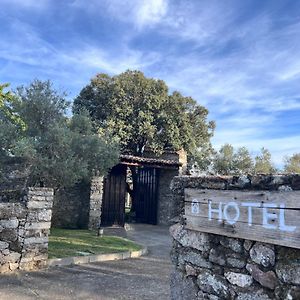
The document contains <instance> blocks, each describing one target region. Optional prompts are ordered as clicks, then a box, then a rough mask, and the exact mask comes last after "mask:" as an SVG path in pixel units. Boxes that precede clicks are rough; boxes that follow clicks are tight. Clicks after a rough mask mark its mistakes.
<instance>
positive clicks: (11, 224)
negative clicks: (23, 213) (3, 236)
mask: <svg viewBox="0 0 300 300" xmlns="http://www.w3.org/2000/svg"><path fill="white" fill-rule="evenodd" d="M18 225H19V221H18V219H15V218H13V219H10V220H0V228H1V227H2V228H11V229H13V228H17V227H18Z"/></svg>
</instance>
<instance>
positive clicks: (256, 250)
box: [250, 242, 275, 267]
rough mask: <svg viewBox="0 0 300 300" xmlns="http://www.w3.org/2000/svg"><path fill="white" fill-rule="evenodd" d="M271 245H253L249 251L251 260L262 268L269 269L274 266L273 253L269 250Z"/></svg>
mask: <svg viewBox="0 0 300 300" xmlns="http://www.w3.org/2000/svg"><path fill="white" fill-rule="evenodd" d="M271 247H272V246H271V245H268V246H267V245H265V244H262V243H259V242H257V243H255V244H254V246H253V247H252V248H251V250H250V257H251V259H252V260H253V261H254V262H255V263H257V264H260V265H262V266H264V267H270V266H274V265H275V252H274V250H273V249H271Z"/></svg>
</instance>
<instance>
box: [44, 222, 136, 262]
mask: <svg viewBox="0 0 300 300" xmlns="http://www.w3.org/2000/svg"><path fill="white" fill-rule="evenodd" d="M140 249H141V247H140V246H139V245H137V244H135V243H134V242H132V241H129V240H127V239H124V238H120V237H115V236H102V237H98V236H97V234H96V232H95V231H89V230H73V229H58V228H51V233H50V236H49V258H62V257H68V256H85V255H92V254H104V253H117V252H124V251H135V250H140Z"/></svg>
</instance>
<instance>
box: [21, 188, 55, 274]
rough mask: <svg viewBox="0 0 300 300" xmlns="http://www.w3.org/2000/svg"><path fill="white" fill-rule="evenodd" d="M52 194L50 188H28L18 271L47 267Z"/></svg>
mask: <svg viewBox="0 0 300 300" xmlns="http://www.w3.org/2000/svg"><path fill="white" fill-rule="evenodd" d="M53 197H54V192H53V189H51V188H29V189H28V192H27V203H26V206H27V209H28V211H27V218H26V223H25V226H24V240H23V248H22V253H21V259H20V266H19V268H20V269H26V270H31V269H38V268H41V267H45V266H47V260H48V236H49V233H50V227H51V217H52V206H53Z"/></svg>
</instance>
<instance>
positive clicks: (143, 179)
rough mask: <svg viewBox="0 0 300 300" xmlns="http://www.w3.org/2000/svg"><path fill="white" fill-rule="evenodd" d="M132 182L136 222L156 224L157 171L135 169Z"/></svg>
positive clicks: (153, 169)
mask: <svg viewBox="0 0 300 300" xmlns="http://www.w3.org/2000/svg"><path fill="white" fill-rule="evenodd" d="M135 177H136V178H135V180H134V187H133V188H134V204H135V213H136V221H137V222H141V223H147V224H153V225H156V224H157V206H158V183H159V169H155V168H149V167H140V168H137V172H136V176H135Z"/></svg>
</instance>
